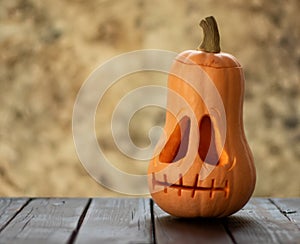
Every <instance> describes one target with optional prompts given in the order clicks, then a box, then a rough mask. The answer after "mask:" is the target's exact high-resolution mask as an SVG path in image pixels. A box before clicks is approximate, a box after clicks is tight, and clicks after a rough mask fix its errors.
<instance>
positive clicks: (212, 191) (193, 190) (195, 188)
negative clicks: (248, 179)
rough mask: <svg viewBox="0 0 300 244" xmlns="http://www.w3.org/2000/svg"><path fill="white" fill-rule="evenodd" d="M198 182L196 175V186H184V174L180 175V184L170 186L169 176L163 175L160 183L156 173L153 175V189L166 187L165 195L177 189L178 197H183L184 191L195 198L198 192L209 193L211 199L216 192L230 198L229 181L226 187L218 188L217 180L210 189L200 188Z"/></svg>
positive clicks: (212, 181)
mask: <svg viewBox="0 0 300 244" xmlns="http://www.w3.org/2000/svg"><path fill="white" fill-rule="evenodd" d="M198 181H199V174H196V175H195V180H194V184H193V185H192V186H188V185H184V184H183V176H182V174H179V182H178V184H170V183H168V179H167V175H166V174H164V175H163V181H159V180H157V179H156V178H155V173H152V189H153V190H154V189H155V186H156V185H158V186H163V187H164V193H168V187H170V188H175V189H177V190H178V196H181V195H182V190H191V197H192V198H194V197H195V195H196V191H209V198H210V199H213V198H214V196H215V192H216V191H223V192H224V194H225V195H224V197H225V198H228V197H229V191H230V188H229V182H228V180H226V181H225V186H223V187H218V186H215V179H212V180H211V186H209V187H204V186H198Z"/></svg>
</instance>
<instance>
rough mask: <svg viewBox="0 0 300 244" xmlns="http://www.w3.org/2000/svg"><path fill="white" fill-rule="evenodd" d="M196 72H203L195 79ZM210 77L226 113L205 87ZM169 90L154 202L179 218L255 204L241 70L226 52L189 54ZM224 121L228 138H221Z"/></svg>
mask: <svg viewBox="0 0 300 244" xmlns="http://www.w3.org/2000/svg"><path fill="white" fill-rule="evenodd" d="M195 67H197V68H198V69H200V70H201V71H202V73H201V72H200V73H198V74H197V76H196V77H195V76H194V73H193V70H194V68H195ZM175 74H177V75H175ZM178 74H179V75H178ZM193 76H194V77H193ZM191 77H192V78H191ZM207 77H209V79H210V81H211V82H213V85H214V87H215V88H216V90H217V92H218V93H219V99H221V102H222V103H223V106H224V107H223V109H224V111H223V112H224V114H222V109H220V107H218V106H217V105H216V104H217V101H216V100H217V97H216V96H215V95H214V94H213V93H212V92H211V90H210V89H211V88H210V87H209V85H208V83H207V82H203V80H205V79H207ZM168 89H169V93H168V99H167V111H166V121H165V126H164V132H165V134H164V135H163V136H162V138H161V139H160V141H159V143H158V145H157V148H156V150H155V154H154V155H155V156H154V157H153V158H152V160H151V161H150V163H149V168H148V185H149V190H150V193H151V195H152V198H153V200H154V201H155V202H156V203H157V205H158V206H160V207H161V208H162V209H163V210H164V211H166V212H168V213H169V214H171V215H174V216H178V217H224V216H228V215H231V214H233V213H235V212H236V211H238V210H239V209H241V208H242V207H243V206H244V205H245V204H246V203H247V201H248V200H249V199H250V197H251V195H252V193H253V191H254V187H255V181H256V176H255V166H254V162H253V156H252V153H251V150H250V148H249V146H248V143H247V140H246V137H245V133H244V128H243V97H244V75H243V70H242V67H241V65H240V64H239V63H238V61H237V60H236V58H234V57H233V56H232V55H230V54H226V53H222V52H221V53H211V52H206V51H201V50H188V51H184V52H182V53H180V54H179V55H178V56H177V58H176V59H175V60H174V63H173V65H172V67H171V70H170V74H169V77H168ZM171 93H176V94H178V95H179V96H178V97H176V96H172V95H171ZM199 94H200V95H199ZM180 98H183V99H184V100H185V103H182V101H181V100H180ZM207 101H209V103H207ZM212 111H214V112H212ZM191 112H192V113H193V115H191ZM222 115H223V116H222ZM222 119H224V121H225V130H226V133H225V134H224V133H223V134H222V133H221V130H222V128H221V126H220V124H221V122H220V121H222ZM189 155H193V157H190V156H189Z"/></svg>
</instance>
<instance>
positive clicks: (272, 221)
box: [224, 198, 300, 243]
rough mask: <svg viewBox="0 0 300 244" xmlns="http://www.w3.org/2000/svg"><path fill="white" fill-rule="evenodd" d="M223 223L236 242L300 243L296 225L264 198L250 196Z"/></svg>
mask: <svg viewBox="0 0 300 244" xmlns="http://www.w3.org/2000/svg"><path fill="white" fill-rule="evenodd" d="M224 224H225V225H226V228H227V229H228V230H229V231H230V232H231V235H232V236H233V238H234V240H235V242H236V243H300V232H299V230H298V228H297V226H296V225H295V224H293V223H292V222H290V221H289V220H288V219H287V218H286V217H285V216H284V215H283V214H282V213H281V212H280V211H279V210H278V208H277V207H276V206H275V205H274V204H272V203H271V202H270V201H269V200H268V199H265V198H252V199H251V200H250V202H248V204H247V205H246V206H245V207H244V208H243V209H242V210H241V211H239V212H237V213H236V214H234V215H233V216H230V217H228V218H227V219H226V221H225V222H224Z"/></svg>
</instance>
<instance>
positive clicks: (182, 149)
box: [159, 116, 191, 163]
mask: <svg viewBox="0 0 300 244" xmlns="http://www.w3.org/2000/svg"><path fill="white" fill-rule="evenodd" d="M190 127H191V120H190V118H189V117H187V116H184V117H183V118H182V119H181V120H180V122H179V123H178V124H177V125H176V127H175V129H174V131H173V132H172V134H171V136H170V138H169V140H168V142H167V143H166V145H165V147H164V148H163V150H162V151H161V153H160V155H159V161H160V162H163V163H173V162H176V161H178V160H180V159H182V158H184V157H185V155H186V153H187V150H188V144H189V134H190Z"/></svg>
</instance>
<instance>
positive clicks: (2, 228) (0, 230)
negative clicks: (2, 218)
mask: <svg viewBox="0 0 300 244" xmlns="http://www.w3.org/2000/svg"><path fill="white" fill-rule="evenodd" d="M31 201H32V198H29V199H28V200H27V201H26V202H25V203H24V204H23V205H22V206H21V207H20V208H19V209H18V210H17V211H16V213H15V214H14V215H13V216H12V217H11V218H10V219H9V220H8V221H7V222H6V223H5V224H4V225H3V226H2V227H1V228H0V233H1V232H2V231H3V230H4V229H5V228H6V227H7V226H8V225H9V224H10V223H11V221H13V219H14V218H15V217H17V215H18V214H19V213H20V212H22V211H23V209H24V208H25V207H26V206H27V205H28V204H29V203H30V202H31Z"/></svg>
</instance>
